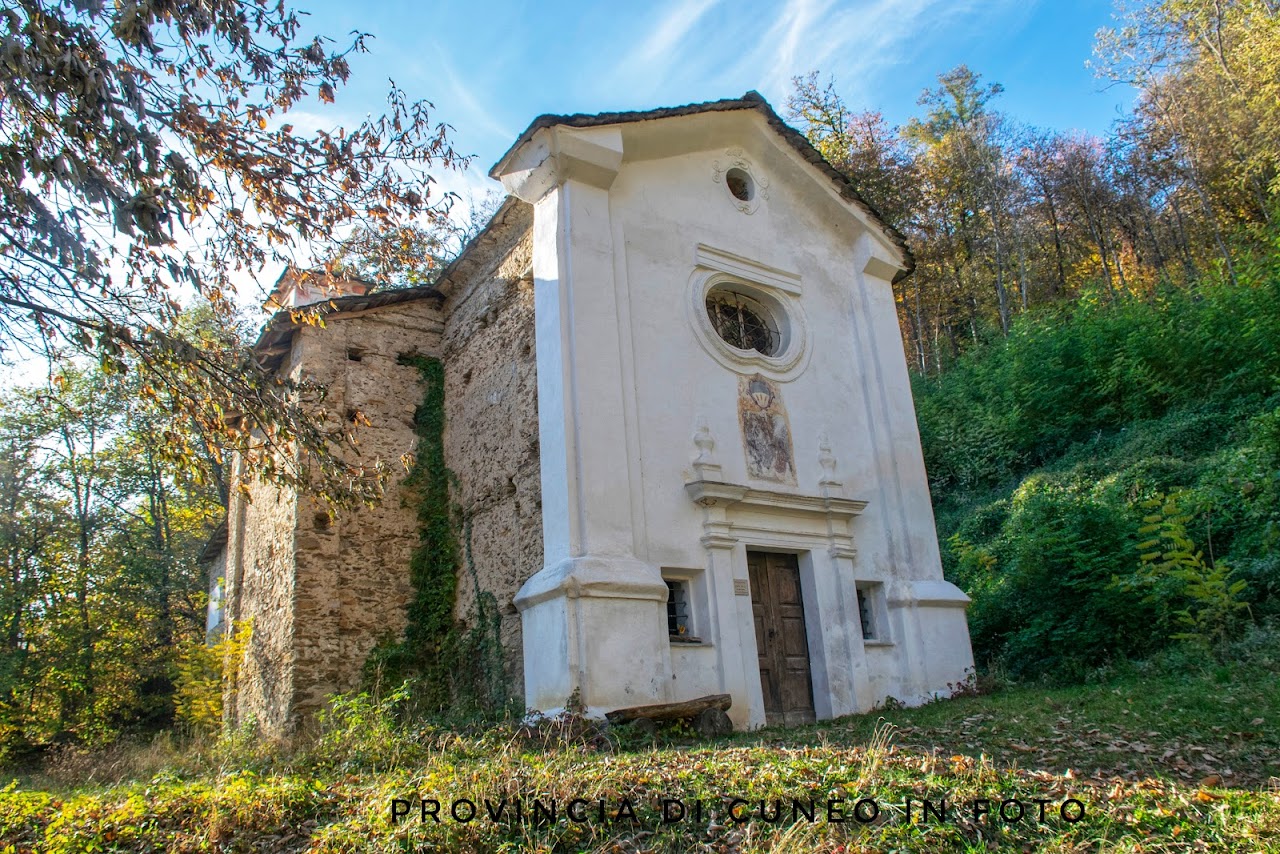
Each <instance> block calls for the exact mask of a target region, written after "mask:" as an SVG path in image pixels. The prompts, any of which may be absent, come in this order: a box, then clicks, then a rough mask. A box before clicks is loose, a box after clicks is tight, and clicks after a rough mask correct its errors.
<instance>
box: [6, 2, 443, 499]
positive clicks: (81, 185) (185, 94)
mask: <svg viewBox="0 0 1280 854" xmlns="http://www.w3.org/2000/svg"><path fill="white" fill-rule="evenodd" d="M365 49H366V37H365V36H364V35H360V34H356V35H355V36H354V37H353V39H352V41H351V42H350V43H349V44H347V45H345V46H341V47H337V48H335V47H334V46H333V43H332V42H330V41H328V40H326V39H324V38H321V37H319V36H314V37H308V36H306V35H305V34H304V32H303V29H302V25H301V22H300V20H299V17H298V15H297V13H296V12H295V11H293V10H291V9H290V8H288V7H287V6H285V5H284V4H283V3H280V4H277V3H271V2H267V0H195V2H191V3H184V4H170V3H152V2H139V3H132V2H130V3H118V4H109V3H105V2H103V0H17V2H14V3H11V4H6V6H5V7H4V8H3V9H2V10H0V352H4V353H8V354H11V355H20V354H22V353H23V352H24V351H27V352H34V353H37V354H45V353H49V354H52V355H55V356H57V355H63V354H67V353H81V354H89V355H91V356H92V357H94V358H95V359H96V360H98V361H99V362H100V363H101V364H102V365H103V366H104V368H105V369H107V370H108V371H109V372H115V373H122V372H126V371H136V372H138V373H139V374H140V375H141V376H142V377H143V378H144V381H143V383H142V384H141V386H142V388H143V389H144V393H147V394H150V395H151V396H152V397H154V398H155V399H156V400H157V402H159V403H161V404H163V406H164V408H166V409H167V410H169V411H172V412H179V413H182V414H183V415H184V417H185V418H186V419H188V420H190V421H193V422H195V423H196V424H198V425H199V427H200V429H201V430H202V431H204V433H205V434H206V435H208V436H210V437H213V439H214V441H213V442H212V444H213V445H215V446H220V447H222V448H228V449H235V450H239V451H240V452H241V453H243V454H244V456H245V457H246V460H247V462H248V463H249V464H250V466H252V467H256V468H257V470H259V471H270V472H272V473H273V474H274V475H275V476H277V477H280V478H282V479H284V480H292V481H293V482H298V483H301V482H304V481H306V482H309V483H310V484H311V485H312V487H313V488H316V489H319V490H320V491H322V492H327V493H330V492H331V493H334V494H337V495H341V494H342V493H343V492H344V487H345V485H346V484H349V483H366V482H367V480H362V479H360V478H353V477H350V475H351V474H353V472H351V471H348V470H347V469H346V467H345V464H344V463H342V462H340V461H338V460H336V459H334V458H333V456H332V455H331V454H326V453H325V450H326V449H327V448H328V447H330V446H331V445H332V444H333V443H334V442H340V441H342V439H343V436H342V435H341V433H340V431H341V430H344V429H346V428H345V426H344V427H329V428H326V427H322V426H320V425H323V424H325V423H326V419H325V418H323V417H316V412H315V407H316V406H317V405H320V406H322V397H321V396H320V394H319V392H318V390H315V389H306V388H294V387H290V386H289V385H287V384H282V383H280V382H279V381H278V380H276V379H274V378H272V377H270V376H268V375H267V374H266V373H265V372H264V371H263V370H262V369H261V368H260V367H259V366H258V365H257V364H256V362H255V361H254V360H253V359H252V358H249V357H248V356H247V354H246V352H245V350H244V348H243V347H242V346H240V342H239V341H238V340H235V339H234V338H233V337H229V336H222V337H219V336H215V335H209V336H204V337H200V338H196V337H192V336H191V335H188V334H185V333H184V332H182V331H181V329H180V328H179V327H178V326H177V325H176V322H175V321H176V319H177V317H178V315H179V314H180V312H181V310H182V304H181V303H182V300H183V299H194V300H195V301H197V302H198V303H201V304H204V305H207V306H208V307H209V309H210V311H211V312H212V314H213V316H214V317H215V318H216V319H220V318H226V317H228V316H229V315H230V313H231V312H232V305H231V300H230V296H231V294H232V293H233V291H234V288H235V279H236V277H237V276H243V275H246V274H248V275H252V274H253V273H255V272H256V271H258V270H260V269H261V268H262V266H263V265H264V264H266V263H268V262H289V261H293V260H294V259H295V256H303V255H310V256H311V257H319V258H324V257H331V256H332V255H333V254H334V251H335V249H336V247H337V246H338V244H339V243H340V240H341V238H342V237H343V236H345V234H346V232H347V231H349V230H350V228H351V227H352V226H362V227H365V228H369V229H373V230H375V231H376V230H380V229H386V228H389V227H393V226H394V225H395V224H396V223H400V222H403V221H406V220H408V219H409V218H413V217H417V218H418V219H420V220H422V219H425V220H426V221H428V222H431V221H438V220H440V219H441V218H442V217H444V216H445V215H446V213H447V203H448V197H442V196H440V195H439V194H437V193H434V192H433V188H432V186H431V184H432V179H431V177H430V175H429V174H428V171H427V170H428V169H429V168H431V167H439V166H444V167H451V166H455V165H460V164H462V163H464V162H465V159H464V158H460V157H458V156H457V155H456V154H455V153H454V151H453V150H452V148H451V147H450V146H449V143H448V138H447V131H448V128H447V126H445V125H443V124H435V125H433V124H431V123H430V119H429V112H428V111H429V108H430V105H429V104H427V103H426V102H418V103H411V102H409V101H408V100H407V99H406V98H405V96H404V94H403V93H402V92H400V91H399V90H398V89H396V88H395V87H394V85H393V87H392V90H391V94H390V97H389V105H390V108H389V111H388V113H387V114H386V115H384V116H382V117H379V118H375V119H370V120H367V121H365V122H364V123H362V124H361V125H360V126H359V127H356V128H354V129H347V130H343V129H337V130H335V131H333V132H326V131H319V132H315V133H312V134H304V133H301V132H299V131H298V130H296V129H295V127H294V126H293V125H291V124H289V123H287V122H286V121H285V119H286V118H287V114H288V112H289V111H290V109H291V108H293V107H295V106H297V105H298V104H300V103H302V102H303V101H304V99H310V98H315V99H318V100H319V101H321V102H332V101H333V100H334V98H335V90H336V88H337V87H338V86H340V85H341V84H342V83H343V82H345V81H346V80H347V78H348V76H349V74H350V66H349V64H348V57H349V56H350V55H351V54H353V53H358V52H361V51H364V50H365ZM227 416H235V417H227ZM328 423H330V424H339V425H345V419H342V418H336V419H331V420H329V421H328ZM334 431H339V432H334ZM300 449H306V450H308V451H310V452H311V453H310V454H305V455H301V456H300V455H299V454H298V451H299V450H300ZM299 461H309V462H310V463H311V464H312V466H311V468H310V469H308V467H307V466H306V465H299V464H298V463H299Z"/></svg>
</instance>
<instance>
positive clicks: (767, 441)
mask: <svg viewBox="0 0 1280 854" xmlns="http://www.w3.org/2000/svg"><path fill="white" fill-rule="evenodd" d="M738 413H739V416H740V418H741V422H742V444H743V447H744V449H745V450H746V455H747V474H748V475H749V476H751V477H755V478H761V479H764V480H776V481H781V482H783V483H789V484H793V485H794V484H795V482H796V472H795V465H794V463H793V462H792V458H793V456H794V455H793V453H792V450H791V426H790V424H788V422H787V411H786V409H785V408H783V405H782V397H781V396H780V395H779V393H778V389H777V387H776V386H775V385H774V384H773V383H771V382H770V381H769V380H767V379H765V378H764V377H762V376H760V375H759V374H756V375H755V376H754V377H741V378H740V379H739V382H738Z"/></svg>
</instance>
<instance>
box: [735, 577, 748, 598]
mask: <svg viewBox="0 0 1280 854" xmlns="http://www.w3.org/2000/svg"><path fill="white" fill-rule="evenodd" d="M733 595H734V596H750V595H751V588H750V587H749V586H747V580H746V579H745V578H735V579H734V580H733Z"/></svg>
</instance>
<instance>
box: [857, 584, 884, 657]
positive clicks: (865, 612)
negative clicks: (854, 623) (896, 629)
mask: <svg viewBox="0 0 1280 854" xmlns="http://www.w3.org/2000/svg"><path fill="white" fill-rule="evenodd" d="M857 590H858V622H859V623H860V624H861V625H862V639H863V640H864V641H870V642H872V643H880V644H885V643H889V642H890V640H889V626H888V624H887V623H886V622H885V601H884V585H883V584H880V583H879V582H876V581H859V582H858V583H857Z"/></svg>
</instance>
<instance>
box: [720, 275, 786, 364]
mask: <svg viewBox="0 0 1280 854" xmlns="http://www.w3.org/2000/svg"><path fill="white" fill-rule="evenodd" d="M707 317H709V318H710V319H711V326H712V327H713V328H714V329H715V330H716V334H717V335H719V336H720V337H721V338H722V339H724V342H725V343H726V344H728V345H729V346H730V347H737V348H738V349H739V350H755V351H756V352H759V353H763V354H764V355H766V356H773V355H776V354H777V352H778V345H779V342H780V341H781V338H782V336H781V334H780V333H779V332H778V325H777V324H776V323H775V322H774V320H773V317H772V315H771V314H770V313H769V309H767V308H766V307H765V306H764V304H763V303H761V302H760V301H759V300H755V299H752V298H751V297H748V296H743V295H742V294H739V293H735V292H734V291H730V290H723V289H715V290H712V291H711V293H709V294H707Z"/></svg>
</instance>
